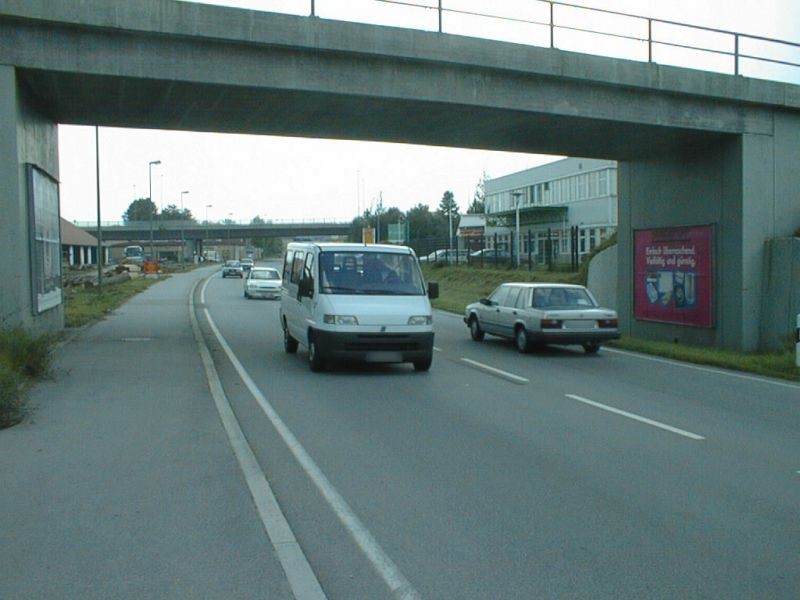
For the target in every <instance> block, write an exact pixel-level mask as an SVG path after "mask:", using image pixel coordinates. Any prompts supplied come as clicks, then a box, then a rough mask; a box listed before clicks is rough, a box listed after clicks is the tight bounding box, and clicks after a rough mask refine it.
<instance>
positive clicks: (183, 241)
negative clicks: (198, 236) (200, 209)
mask: <svg viewBox="0 0 800 600" xmlns="http://www.w3.org/2000/svg"><path fill="white" fill-rule="evenodd" d="M188 193H189V192H188V190H187V191H185V192H181V268H183V261H184V259H185V257H186V233H185V231H184V230H185V229H186V223H184V217H185V216H186V215H184V214H183V197H184V196H185V195H186V194H188Z"/></svg>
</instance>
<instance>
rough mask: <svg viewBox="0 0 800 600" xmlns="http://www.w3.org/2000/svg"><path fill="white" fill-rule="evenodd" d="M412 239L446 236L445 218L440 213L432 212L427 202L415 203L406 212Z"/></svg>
mask: <svg viewBox="0 0 800 600" xmlns="http://www.w3.org/2000/svg"><path fill="white" fill-rule="evenodd" d="M406 219H408V229H409V233H410V235H411V238H412V239H415V240H422V239H428V238H445V237H447V219H446V218H445V217H443V216H442V214H441V213H438V212H436V213H432V212H431V210H430V208H429V207H428V205H427V204H422V203H420V204H417V205H416V206H415V207H413V208H411V209H409V210H408V212H407V213H406Z"/></svg>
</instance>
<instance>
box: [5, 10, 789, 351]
mask: <svg viewBox="0 0 800 600" xmlns="http://www.w3.org/2000/svg"><path fill="white" fill-rule="evenodd" d="M0 65H3V66H0V157H3V158H2V160H0V234H1V235H0V239H4V240H7V242H6V243H7V248H8V249H9V251H10V252H9V255H8V257H7V260H5V261H2V262H0V306H1V307H3V310H4V311H5V312H4V313H3V314H0V319H2V323H3V324H8V323H11V324H15V323H22V324H26V325H30V326H32V327H34V328H38V329H43V330H46V329H52V328H54V327H58V326H60V322H61V320H62V312H61V308H60V307H56V308H52V309H49V310H45V311H44V312H39V311H37V310H34V308H33V300H31V297H32V294H31V290H32V289H34V283H35V278H36V277H37V273H36V269H35V267H36V265H35V264H34V263H33V261H32V259H31V256H32V255H33V252H32V248H33V244H32V242H31V236H30V235H29V233H28V224H29V210H28V208H29V206H28V193H29V191H30V189H29V184H28V179H27V171H26V165H28V164H33V165H36V166H37V167H38V168H40V169H41V170H42V171H44V172H45V173H47V174H49V175H50V176H51V177H53V178H55V179H57V178H58V157H57V140H56V124H57V123H68V124H85V125H102V126H114V127H136V128H162V129H174V130H191V131H209V132H229V133H249V134H270V135H286V136H304V137H321V138H334V139H351V140H372V141H386V142H397V143H414V144H427V145H434V146H452V147H464V148H482V149H491V150H505V151H517V152H533V153H550V154H560V155H573V156H585V157H594V158H605V159H615V160H618V161H620V168H619V182H618V183H619V186H618V187H619V198H618V200H619V202H618V205H619V232H620V234H619V270H618V272H619V281H618V296H619V306H618V307H617V308H618V310H619V312H620V316H621V326H622V329H623V331H624V332H625V333H632V334H635V335H641V336H643V337H650V338H654V339H663V340H673V339H676V338H677V339H680V340H682V341H690V342H695V343H699V344H706V345H716V346H721V347H727V348H735V349H745V350H751V349H754V348H756V347H757V346H758V344H759V335H760V331H759V328H760V322H761V314H762V311H763V310H764V307H765V306H768V305H769V303H768V299H764V298H762V289H764V286H763V278H764V268H763V263H764V250H763V248H764V244H765V242H766V241H767V240H769V239H771V238H773V237H776V236H788V235H790V234H791V232H792V231H793V230H794V229H795V228H796V227H797V226H798V225H800V202H799V201H798V196H797V190H798V189H800V169H798V168H797V165H796V164H794V163H795V161H796V157H797V156H800V92H799V91H798V88H797V87H795V86H789V85H785V84H777V83H773V82H758V81H754V80H747V79H744V78H741V77H728V76H723V75H716V74H710V73H702V72H699V71H691V70H685V69H675V68H670V67H662V66H659V65H652V64H642V63H633V62H627V61H620V60H615V59H607V58H599V57H592V56H585V55H576V54H570V53H567V52H560V51H557V50H547V49H537V48H530V47H523V46H519V45H515V44H506V43H501V42H495V41H487V40H476V39H472V38H460V37H458V36H447V35H439V34H433V33H426V32H416V31H409V30H402V29H393V28H386V27H374V26H368V25H358V24H353V23H340V22H333V21H325V20H323V19H309V18H302V17H290V16H286V15H271V14H269V13H256V12H251V11H243V10H237V9H227V8H221V7H212V6H207V5H201V4H193V3H184V2H175V1H174V0H149V1H148V2H137V3H131V2H128V1H127V0H84V1H82V2H81V3H77V4H76V3H74V2H72V1H71V0H27V1H26V2H25V3H19V2H9V1H7V0H0ZM688 225H692V226H711V230H712V231H713V241H712V253H713V258H714V260H713V273H712V290H711V291H712V296H713V299H714V300H713V306H712V309H711V312H712V318H711V324H710V326H700V327H687V326H680V325H674V324H672V325H671V324H666V323H656V322H652V321H645V320H641V319H637V318H635V317H634V309H635V307H634V303H633V272H634V268H633V259H634V248H633V238H634V231H636V230H641V229H654V228H663V227H679V226H688ZM787 331H788V328H787Z"/></svg>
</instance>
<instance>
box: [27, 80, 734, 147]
mask: <svg viewBox="0 0 800 600" xmlns="http://www.w3.org/2000/svg"><path fill="white" fill-rule="evenodd" d="M19 76H20V79H21V81H22V82H24V84H25V85H26V86H27V87H28V89H29V90H30V91H31V95H32V97H33V98H35V101H36V103H37V105H38V106H40V107H41V109H42V110H43V112H45V113H46V114H48V115H50V116H51V118H52V119H53V120H54V121H56V122H58V123H63V124H74V125H100V126H108V127H130V128H141V129H145V128H146V129H167V130H183V131H203V132H209V131H212V132H219V133H240V134H262V135H277V136H292V137H311V138H329V139H344V140H363V141H381V142H394V143H408V144H421V145H429V146H448V147H453V148H475V149H485V150H501V151H511V152H526V153H534V152H535V153H542V154H562V155H573V156H585V157H587V158H613V159H616V160H625V159H627V158H634V157H641V156H647V155H658V154H664V153H671V152H676V151H680V150H682V149H690V148H695V147H698V146H705V145H709V144H714V143H716V142H717V141H718V140H721V139H723V138H725V137H727V135H726V134H723V133H715V132H709V131H697V130H691V129H682V128H676V127H665V126H655V125H649V124H644V123H635V122H625V121H618V120H617V121H615V120H605V119H598V118H585V117H580V116H570V115H554V114H552V113H533V112H531V111H523V110H510V109H501V108H493V107H486V106H482V107H476V106H472V105H459V104H454V103H452V102H448V103H445V102H441V101H438V102H437V101H424V100H410V99H401V98H390V97H370V96H357V95H346V94H336V93H328V92H319V91H291V90H281V89H269V88H261V87H241V86H230V85H211V84H204V83H196V82H180V81H163V80H153V79H134V78H129V77H109V76H98V75H85V74H74V73H60V72H46V71H40V70H31V69H25V70H21V71H20V74H19Z"/></svg>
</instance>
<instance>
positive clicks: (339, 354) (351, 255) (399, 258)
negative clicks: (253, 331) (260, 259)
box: [280, 242, 439, 371]
mask: <svg viewBox="0 0 800 600" xmlns="http://www.w3.org/2000/svg"><path fill="white" fill-rule="evenodd" d="M438 295H439V287H438V285H437V284H435V283H431V284H429V285H428V287H427V288H426V287H425V281H424V279H423V277H422V272H421V271H420V268H419V263H418V261H417V257H416V255H415V254H414V251H413V250H412V249H411V248H408V247H406V246H389V245H378V244H335V243H313V242H294V243H290V244H289V245H288V247H287V249H286V256H285V258H284V262H283V286H282V288H281V310H280V319H281V326H282V327H283V345H284V349H285V350H286V352H289V353H294V352H296V351H297V346H298V344H302V345H303V346H305V347H306V348H307V349H308V362H309V366H310V367H311V370H312V371H320V370H322V369H323V368H324V367H325V365H326V363H327V362H328V361H330V360H359V361H366V362H384V363H385V362H411V363H413V365H414V368H415V369H416V370H417V371H427V370H428V369H430V367H431V361H432V359H433V314H432V312H431V304H430V301H429V298H436V297H438Z"/></svg>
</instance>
